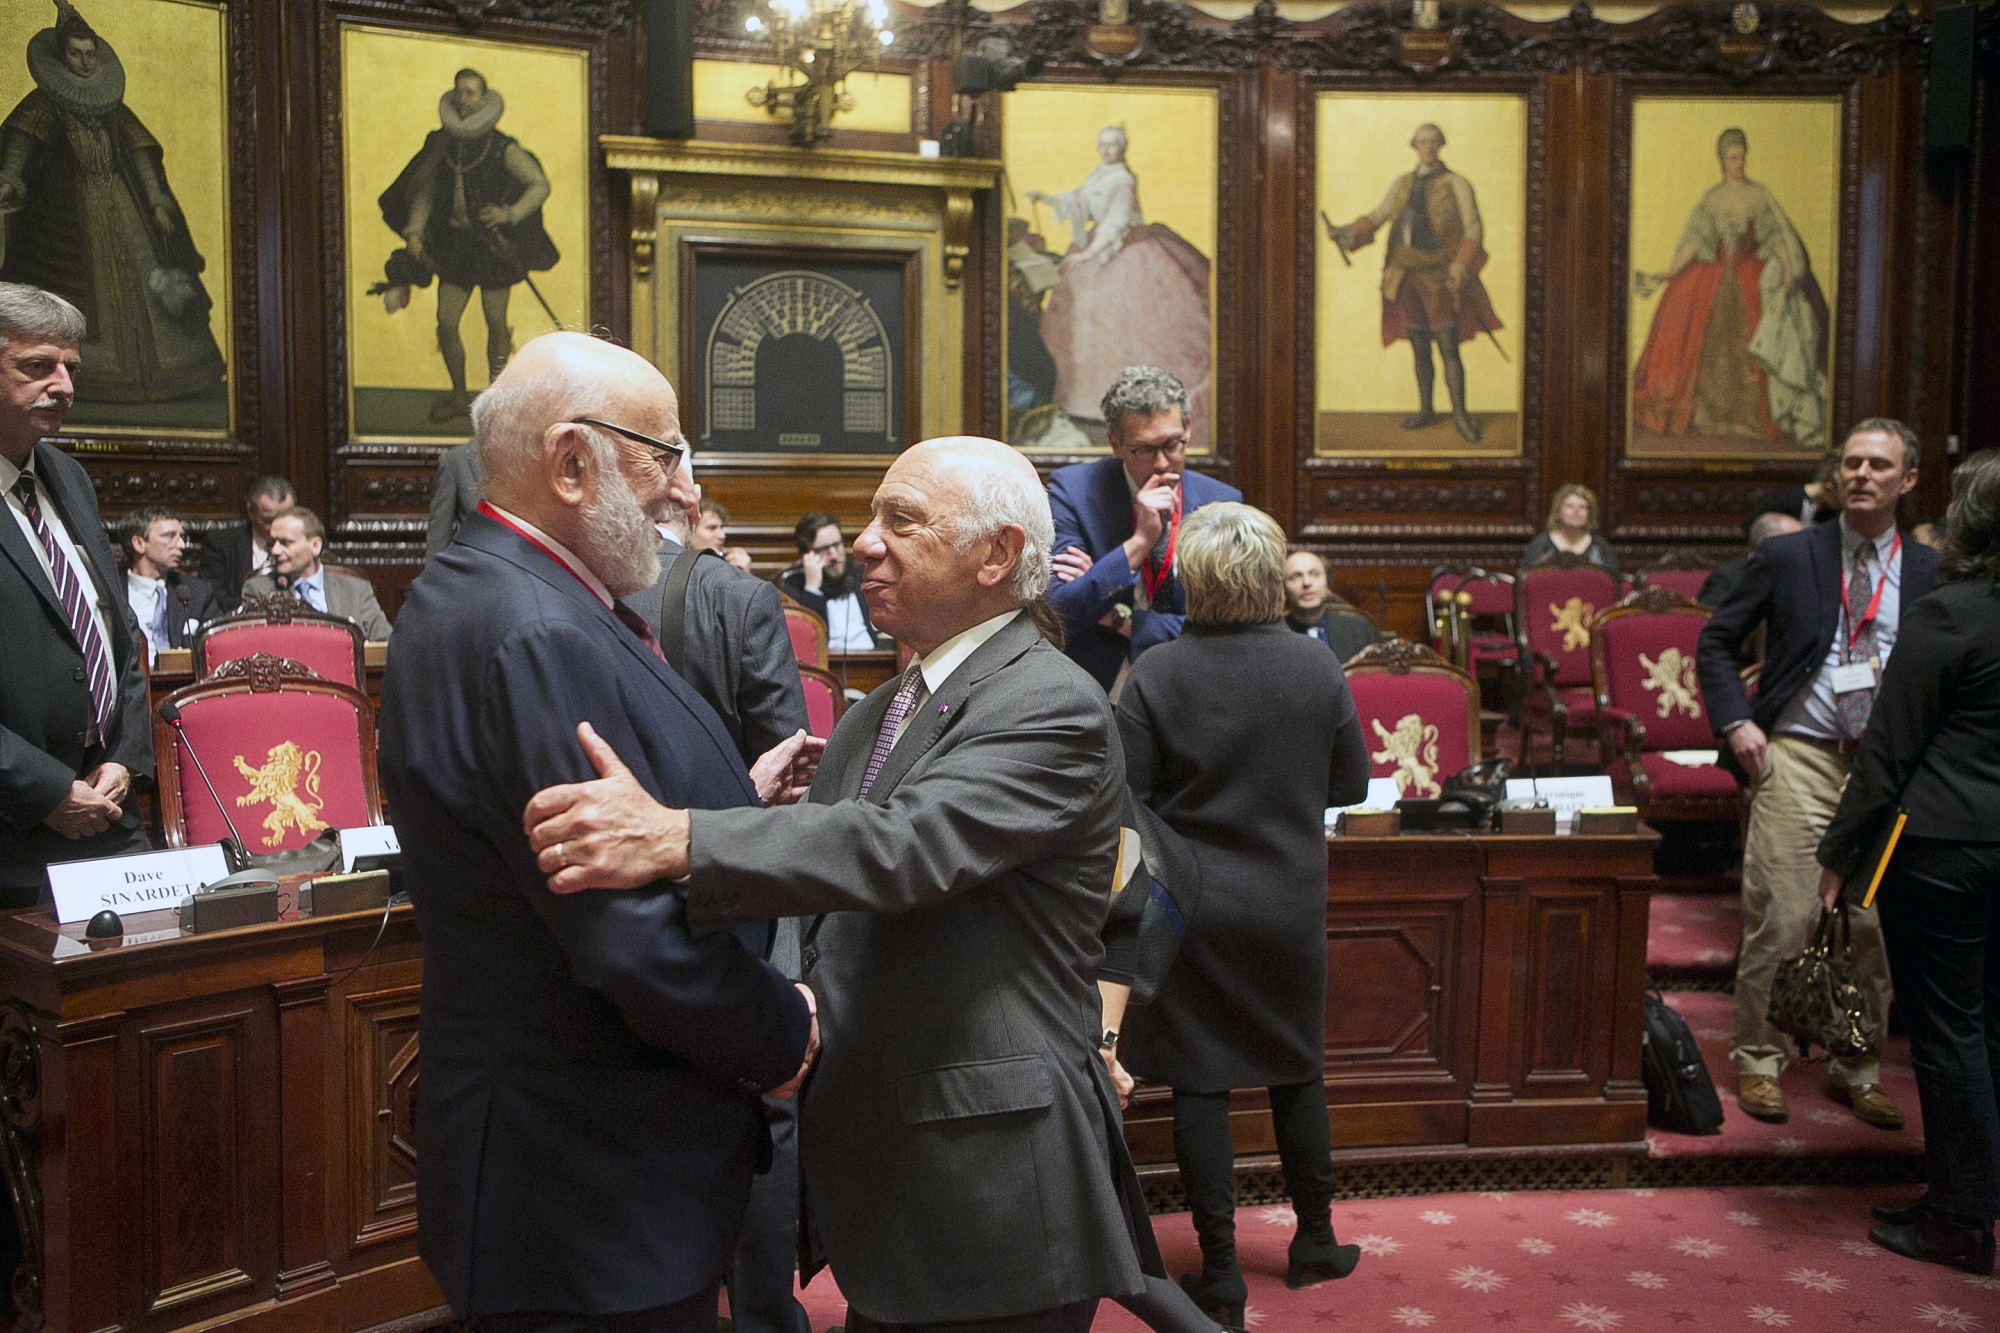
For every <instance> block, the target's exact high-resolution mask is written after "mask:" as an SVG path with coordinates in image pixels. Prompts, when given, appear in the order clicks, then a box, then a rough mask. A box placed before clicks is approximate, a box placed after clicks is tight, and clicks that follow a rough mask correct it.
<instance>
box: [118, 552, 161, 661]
mask: <svg viewBox="0 0 2000 1333" xmlns="http://www.w3.org/2000/svg"><path fill="white" fill-rule="evenodd" d="M166 596H167V583H166V580H165V579H149V578H147V577H146V576H145V575H144V574H135V573H133V572H132V571H131V570H129V569H128V570H126V571H125V602H126V604H127V605H128V606H130V607H131V608H132V615H133V616H134V618H136V619H137V620H138V622H139V637H140V638H142V639H144V640H145V641H146V665H147V666H151V665H152V664H153V663H154V662H156V661H158V660H159V657H160V650H161V649H162V648H170V647H172V646H173V645H171V644H168V643H163V642H159V641H156V640H155V639H154V638H153V618H154V617H155V616H157V615H159V613H160V603H161V602H162V601H164V600H166Z"/></svg>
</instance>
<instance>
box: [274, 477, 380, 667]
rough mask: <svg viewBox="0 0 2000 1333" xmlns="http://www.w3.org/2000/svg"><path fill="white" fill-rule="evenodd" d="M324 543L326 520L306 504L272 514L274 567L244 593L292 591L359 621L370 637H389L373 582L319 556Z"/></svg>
mask: <svg viewBox="0 0 2000 1333" xmlns="http://www.w3.org/2000/svg"><path fill="white" fill-rule="evenodd" d="M325 549H326V525H325V524H323V523H321V522H320V519H319V515H318V514H315V513H314V512H313V511H312V510H310V509H307V508H306V507H304V506H303V505H293V506H292V507H291V508H290V509H287V510H285V511H284V512H282V513H280V514H279V515H278V516H277V517H276V518H273V519H272V520H271V572H270V573H269V574H260V575H258V576H257V577H256V578H253V579H251V580H250V581H249V582H248V583H245V584H244V585H243V598H244V600H245V601H248V600H249V599H250V598H252V597H269V596H270V595H271V594H272V593H274V592H280V591H283V592H289V593H291V594H292V596H294V597H296V598H298V599H299V600H300V601H302V602H304V603H305V604H306V605H307V606H310V607H311V608H312V609H313V610H315V611H324V612H326V613H327V614H329V615H335V616H346V617H347V618H348V619H349V620H351V621H353V622H354V623H355V624H357V625H359V626H361V637H362V638H364V639H366V640H368V641H369V642H370V643H387V642H388V641H389V617H387V616H385V615H383V614H382V604H381V603H380V602H378V601H376V600H375V585H374V584H372V583H370V582H369V581H368V580H367V579H364V578H362V577H361V576H360V575H358V574H347V573H343V572H342V571H340V570H338V569H329V568H327V566H326V565H325V564H324V563H322V562H321V560H320V558H319V557H320V552H321V551H323V550H325Z"/></svg>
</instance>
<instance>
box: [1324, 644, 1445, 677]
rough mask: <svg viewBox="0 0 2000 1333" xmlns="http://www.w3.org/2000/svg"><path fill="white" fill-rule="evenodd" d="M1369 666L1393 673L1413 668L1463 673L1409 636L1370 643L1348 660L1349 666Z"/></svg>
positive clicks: (1402, 674)
mask: <svg viewBox="0 0 2000 1333" xmlns="http://www.w3.org/2000/svg"><path fill="white" fill-rule="evenodd" d="M1357 667H1370V668H1373V669H1375V670H1378V671H1387V672H1389V673H1390V674H1391V675H1396V676H1407V675H1409V674H1410V673H1411V672H1412V671H1443V672H1449V673H1451V674H1454V675H1463V674H1464V673H1463V672H1461V671H1459V670H1458V668H1456V667H1454V666H1453V665H1452V664H1451V663H1449V662H1447V661H1445V660H1444V659H1443V658H1442V657H1440V656H1438V655H1437V653H1436V652H1435V651H1434V650H1433V649H1431V648H1430V647H1429V646H1428V645H1427V644H1421V643H1412V642H1410V641H1409V640H1408V639H1384V640H1382V641H1381V642H1379V643H1371V644H1369V645H1368V646H1367V647H1366V648H1363V649H1362V650H1361V651H1360V652H1358V653H1356V654H1355V655H1354V656H1353V657H1351V658H1349V659H1348V662H1347V669H1348V670H1349V671H1353V670H1354V669H1355V668H1357Z"/></svg>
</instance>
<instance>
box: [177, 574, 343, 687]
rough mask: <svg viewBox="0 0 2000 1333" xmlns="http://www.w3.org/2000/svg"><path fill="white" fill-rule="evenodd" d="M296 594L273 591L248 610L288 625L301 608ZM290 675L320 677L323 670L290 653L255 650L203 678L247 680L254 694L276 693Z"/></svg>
mask: <svg viewBox="0 0 2000 1333" xmlns="http://www.w3.org/2000/svg"><path fill="white" fill-rule="evenodd" d="M298 606H299V601H298V598H296V597H290V596H287V595H286V594H284V593H272V594H271V595H270V596H269V597H252V598H249V599H248V600H246V601H245V602H244V603H243V609H242V611H239V612H238V613H237V614H239V615H242V614H245V613H251V614H257V615H262V616H263V617H264V618H265V619H267V620H269V621H270V622H271V623H272V624H274V625H288V624H290V623H291V620H292V612H293V611H294V610H296V609H298ZM286 676H294V677H296V676H304V677H306V678H307V679H310V680H319V679H321V676H320V674H319V672H317V671H314V670H313V669H312V668H311V667H309V666H307V665H306V664H305V663H304V662H294V661H293V660H292V659H291V658H289V657H273V656H272V655H271V654H269V653H252V654H250V655H249V656H248V657H237V658H232V659H231V660H229V661H227V662H224V663H223V664H222V665H221V666H219V667H217V668H216V669H215V670H213V671H211V672H209V673H208V675H206V676H205V677H203V678H202V684H204V685H212V684H215V683H217V682H219V681H230V680H247V681H249V682H250V692H251V693H252V694H276V693H277V692H278V690H279V688H280V687H281V686H282V685H283V684H284V683H285V681H284V678H285V677H286Z"/></svg>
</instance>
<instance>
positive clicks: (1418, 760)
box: [1368, 713, 1440, 797]
mask: <svg viewBox="0 0 2000 1333" xmlns="http://www.w3.org/2000/svg"><path fill="white" fill-rule="evenodd" d="M1369 725H1370V726H1372V727H1374V728H1375V734H1376V735H1377V736H1379V737H1381V738H1382V748H1381V749H1379V750H1376V751H1374V752H1373V753H1371V754H1370V755H1369V756H1368V757H1369V758H1370V759H1371V760H1373V761H1374V762H1376V763H1378V764H1394V765H1395V766H1396V771H1395V772H1394V773H1391V774H1390V775H1389V777H1390V779H1391V780H1392V781H1393V782H1395V784H1396V794H1397V795H1399V796H1419V797H1421V796H1436V795H1437V794H1438V793H1439V791H1440V788H1439V787H1438V784H1437V768H1438V729H1437V728H1436V727H1435V726H1432V725H1430V724H1428V723H1426V722H1425V721H1424V720H1423V719H1422V718H1420V717H1418V716H1417V715H1416V714H1415V713H1405V714H1403V715H1402V716H1401V717H1399V718H1397V719H1396V729H1395V730H1394V731H1390V730H1388V729H1387V728H1386V727H1384V726H1383V725H1382V719H1381V718H1371V719H1369Z"/></svg>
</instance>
